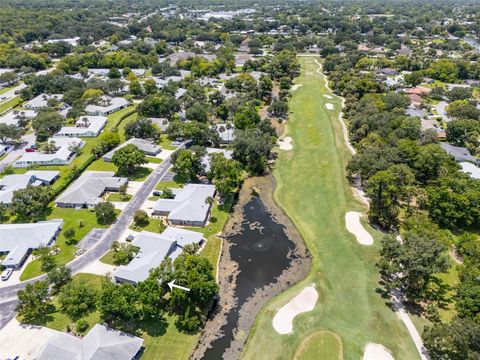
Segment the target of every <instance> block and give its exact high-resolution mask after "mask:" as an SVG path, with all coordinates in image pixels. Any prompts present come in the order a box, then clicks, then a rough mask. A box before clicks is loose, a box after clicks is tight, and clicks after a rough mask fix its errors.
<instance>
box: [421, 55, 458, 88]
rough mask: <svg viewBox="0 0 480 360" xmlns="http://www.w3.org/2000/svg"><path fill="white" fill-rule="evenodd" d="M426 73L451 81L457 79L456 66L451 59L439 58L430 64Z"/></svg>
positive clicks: (435, 77)
mask: <svg viewBox="0 0 480 360" xmlns="http://www.w3.org/2000/svg"><path fill="white" fill-rule="evenodd" d="M427 74H428V75H429V76H431V77H432V78H434V79H436V80H440V81H444V82H450V83H451V82H455V81H456V80H457V76H458V68H457V65H456V64H455V63H454V62H453V61H452V60H450V59H440V60H437V61H435V62H433V63H432V64H431V65H430V67H429V68H428V69H427Z"/></svg>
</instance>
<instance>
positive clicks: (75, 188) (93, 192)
mask: <svg viewBox="0 0 480 360" xmlns="http://www.w3.org/2000/svg"><path fill="white" fill-rule="evenodd" d="M127 182H128V179H127V178H121V177H115V173H114V172H113V171H86V172H84V173H83V174H82V175H81V176H80V177H79V178H78V179H77V180H75V182H74V183H73V184H71V185H70V186H69V187H68V188H67V189H66V190H65V191H64V192H63V193H62V194H61V195H60V196H59V197H58V198H57V200H56V201H55V202H56V203H57V204H77V205H80V204H82V205H85V206H94V205H96V204H98V203H99V202H101V200H102V199H101V196H102V194H103V193H104V192H105V191H108V190H111V191H118V190H119V188H120V186H122V185H123V184H126V183H127Z"/></svg>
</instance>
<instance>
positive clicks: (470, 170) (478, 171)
mask: <svg viewBox="0 0 480 360" xmlns="http://www.w3.org/2000/svg"><path fill="white" fill-rule="evenodd" d="M460 166H461V167H462V170H460V171H462V172H464V173H466V174H468V175H470V177H472V178H473V179H480V168H479V167H478V166H475V165H473V164H472V163H469V162H461V163H460Z"/></svg>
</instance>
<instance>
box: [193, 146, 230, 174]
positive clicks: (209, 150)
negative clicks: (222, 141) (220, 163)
mask: <svg viewBox="0 0 480 360" xmlns="http://www.w3.org/2000/svg"><path fill="white" fill-rule="evenodd" d="M205 150H206V152H207V153H206V155H205V156H204V157H202V160H201V162H202V166H203V169H204V171H205V173H208V172H210V162H211V161H210V160H211V157H210V155H212V154H223V156H224V157H225V159H231V158H232V156H233V151H232V150H226V149H217V148H206V149H205Z"/></svg>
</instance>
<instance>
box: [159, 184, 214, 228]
mask: <svg viewBox="0 0 480 360" xmlns="http://www.w3.org/2000/svg"><path fill="white" fill-rule="evenodd" d="M173 192H174V194H175V198H174V199H160V200H158V201H157V202H156V203H155V206H154V208H153V209H154V211H155V212H168V213H169V214H168V219H169V220H171V221H177V222H204V221H205V220H206V218H207V215H208V212H209V211H210V204H208V203H207V202H206V200H207V198H208V197H213V196H214V195H215V186H214V185H202V184H187V185H186V186H185V187H184V188H182V189H173Z"/></svg>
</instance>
